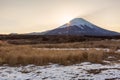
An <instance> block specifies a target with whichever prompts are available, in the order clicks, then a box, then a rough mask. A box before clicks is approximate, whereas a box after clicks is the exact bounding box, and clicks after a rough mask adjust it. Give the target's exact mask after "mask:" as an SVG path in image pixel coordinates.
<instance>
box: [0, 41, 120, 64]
mask: <svg viewBox="0 0 120 80" xmlns="http://www.w3.org/2000/svg"><path fill="white" fill-rule="evenodd" d="M87 43H90V42H87ZM97 43H98V42H94V43H93V46H94V47H95V46H96V45H100V44H101V45H103V46H108V47H109V45H110V47H115V48H118V47H119V44H118V42H116V43H112V42H108V41H107V42H104V43H102V41H101V43H98V44H97ZM110 43H111V44H110ZM83 44H84V43H83ZM83 44H81V45H80V43H68V44H67V43H66V44H54V45H53V44H51V45H50V44H44V45H43V44H39V45H32V46H31V45H12V44H8V43H7V42H4V41H0V64H1V65H3V64H8V65H11V66H15V65H28V64H35V65H47V64H50V63H54V64H62V65H70V64H77V63H81V62H85V61H89V62H93V63H102V62H103V60H105V59H106V58H107V57H108V56H110V55H111V56H117V58H120V54H119V53H115V52H114V50H112V49H111V51H110V52H105V51H102V50H101V51H98V50H95V49H90V50H88V51H86V50H44V49H43V50H42V49H38V46H39V47H42V48H44V47H47V48H52V47H55V48H56V47H58V48H64V47H67V48H70V47H73V48H77V47H83ZM90 44H91V43H90ZM95 44H96V45H95ZM49 45H50V46H52V47H48V46H49ZM91 45H92V44H91ZM91 45H89V44H88V45H86V46H88V47H90V46H91ZM35 47H37V48H35Z"/></svg>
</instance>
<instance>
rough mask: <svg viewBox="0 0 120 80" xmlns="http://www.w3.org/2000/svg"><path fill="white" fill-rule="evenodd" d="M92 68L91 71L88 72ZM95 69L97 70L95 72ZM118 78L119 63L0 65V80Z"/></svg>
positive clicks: (100, 79) (119, 74)
mask: <svg viewBox="0 0 120 80" xmlns="http://www.w3.org/2000/svg"><path fill="white" fill-rule="evenodd" d="M91 70H93V71H92V72H89V71H91ZM95 71H99V72H98V73H95ZM82 79H84V80H105V79H116V80H120V64H112V65H102V64H91V63H89V62H84V63H81V64H76V65H71V66H60V65H55V64H52V65H48V66H35V65H28V66H21V67H9V66H1V67H0V80H82Z"/></svg>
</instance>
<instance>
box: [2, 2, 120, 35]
mask: <svg viewBox="0 0 120 80" xmlns="http://www.w3.org/2000/svg"><path fill="white" fill-rule="evenodd" d="M119 4H120V0H0V28H1V29H0V33H12V32H17V33H27V32H41V31H45V30H49V29H53V28H56V27H58V26H60V25H62V24H64V23H66V22H68V21H69V20H71V19H73V18H75V17H82V18H85V19H87V20H88V21H90V22H92V23H94V24H96V25H98V26H101V27H103V28H106V29H109V30H115V31H119V32H120V15H119V14H120V5H119Z"/></svg>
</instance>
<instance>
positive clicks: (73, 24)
mask: <svg viewBox="0 0 120 80" xmlns="http://www.w3.org/2000/svg"><path fill="white" fill-rule="evenodd" d="M44 35H78V36H84V35H87V36H117V35H120V33H117V32H114V31H109V30H106V29H103V28H100V27H98V26H96V25H94V24H92V23H90V22H88V21H86V20H85V19H83V18H75V19H73V20H71V21H70V22H69V23H66V24H64V25H62V26H60V27H58V28H56V29H53V30H50V31H47V32H45V34H44Z"/></svg>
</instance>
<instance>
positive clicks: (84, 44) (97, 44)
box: [32, 40, 120, 49]
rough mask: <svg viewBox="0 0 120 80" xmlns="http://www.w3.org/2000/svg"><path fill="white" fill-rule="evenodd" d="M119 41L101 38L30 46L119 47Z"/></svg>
mask: <svg viewBox="0 0 120 80" xmlns="http://www.w3.org/2000/svg"><path fill="white" fill-rule="evenodd" d="M119 43H120V41H112V40H102V41H84V42H74V43H57V44H36V45H32V47H37V48H112V49H113V48H116V49H120V44H119Z"/></svg>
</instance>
